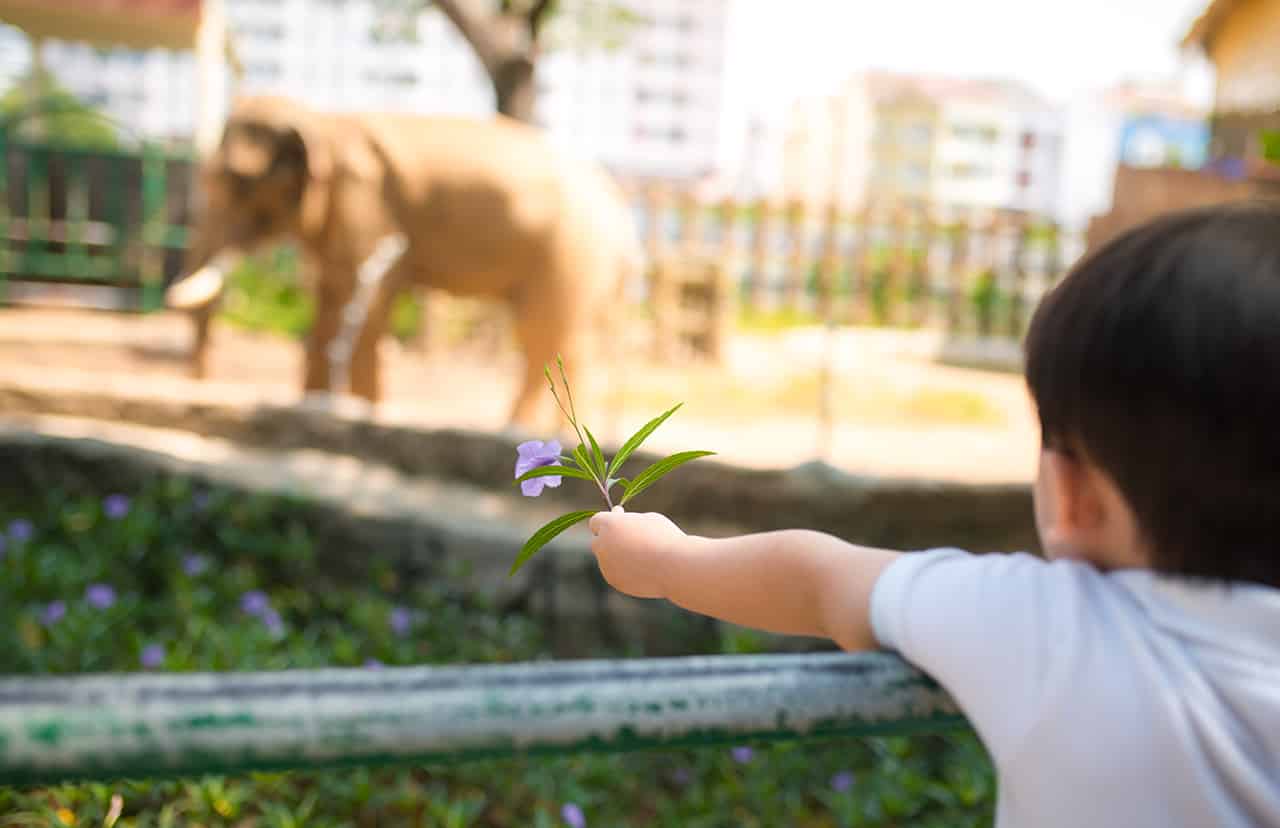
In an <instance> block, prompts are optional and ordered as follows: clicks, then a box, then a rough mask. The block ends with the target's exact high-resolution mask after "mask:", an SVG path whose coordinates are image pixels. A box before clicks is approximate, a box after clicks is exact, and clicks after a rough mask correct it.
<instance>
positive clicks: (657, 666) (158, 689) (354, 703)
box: [0, 653, 964, 784]
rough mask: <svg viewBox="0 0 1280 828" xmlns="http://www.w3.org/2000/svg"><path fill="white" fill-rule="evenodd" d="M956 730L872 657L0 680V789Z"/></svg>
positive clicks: (900, 670)
mask: <svg viewBox="0 0 1280 828" xmlns="http://www.w3.org/2000/svg"><path fill="white" fill-rule="evenodd" d="M963 725H964V719H963V718H961V716H960V715H959V712H958V710H957V708H956V707H955V705H954V703H953V702H952V701H951V699H950V697H949V696H948V695H947V694H946V693H945V691H943V690H942V689H941V688H940V687H939V686H938V685H937V684H936V683H934V682H933V681H932V680H930V679H929V678H928V677H926V676H925V675H923V674H922V673H919V672H917V671H916V670H915V669H914V668H912V667H910V666H908V665H907V664H905V663H904V662H903V661H901V660H900V659H898V658H896V657H894V656H891V655H888V654H884V653H865V654H857V655H846V654H843V653H833V654H826V653H823V654H808V655H764V656H710V657H694V658H663V659H636V660H625V661H558V662H538V663H526V664H510V665H485V666H467V667H409V668H404V667H401V668H385V669H378V668H365V669H326V670H296V671H278V672H265V673H203V674H202V673H186V674H179V673H173V674H137V675H93V676H76V677H68V678H50V677H41V678H7V679H2V680H0V783H3V784H36V783H50V782H62V781H75V780H87V779H93V780H106V779H112V778H121V777H125V778H128V777H164V776H188V775H194V774H203V773H228V772H230V773H235V772H246V771H251V770H285V769H300V768H323V767H337V766H350V765H376V764H394V763H400V764H407V763H434V762H454V761H462V760H469V759H477V758H494V757H509V756H517V755H537V754H562V753H577V752H584V751H624V750H637V749H643V748H655V747H667V748H671V747H688V746H707V745H715V744H737V743H741V742H744V741H749V740H752V741H756V740H785V739H796V738H799V739H814V738H824V737H834V736H841V737H858V736H869V735H890V734H895V733H908V732H918V731H922V730H942V729H948V728H955V727H960V726H963Z"/></svg>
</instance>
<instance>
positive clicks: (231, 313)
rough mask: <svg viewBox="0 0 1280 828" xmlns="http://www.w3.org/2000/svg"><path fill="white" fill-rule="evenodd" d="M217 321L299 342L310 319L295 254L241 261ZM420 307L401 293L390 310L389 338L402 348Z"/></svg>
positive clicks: (415, 327)
mask: <svg viewBox="0 0 1280 828" xmlns="http://www.w3.org/2000/svg"><path fill="white" fill-rule="evenodd" d="M220 315H221V318H222V319H224V320H225V321H227V322H229V323H230V324H232V325H234V326H236V327H238V328H241V329H244V330H248V331H254V332H257V333H269V334H275V335H277V336H285V337H288V338H290V339H301V338H302V337H303V336H305V335H306V333H307V331H308V330H310V328H311V321H312V320H313V319H314V318H315V298H314V297H313V296H312V295H311V293H310V292H309V291H308V290H307V289H306V288H305V287H304V286H303V284H302V279H301V274H300V272H299V268H298V257H297V254H296V252H294V251H293V250H292V249H290V248H287V247H281V248H277V249H276V250H273V251H271V252H270V253H263V254H259V255H256V256H250V257H246V258H245V259H243V260H242V261H241V262H240V264H239V265H238V266H237V267H236V268H235V270H233V271H232V272H231V274H230V275H229V276H228V277H227V294H226V298H225V299H224V301H223V303H222V308H221V312H220ZM421 324H422V302H421V300H420V299H419V298H418V296H417V295H415V294H413V293H411V292H406V293H402V294H401V295H400V296H398V297H396V300H395V302H394V304H393V305H392V308H391V318H390V324H389V327H390V329H391V335H392V336H394V337H395V338H396V339H399V340H400V341H402V342H405V341H408V340H410V339H412V338H414V337H415V336H417V335H418V331H419V329H420V327H421Z"/></svg>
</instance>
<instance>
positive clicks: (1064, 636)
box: [871, 549, 1092, 761]
mask: <svg viewBox="0 0 1280 828" xmlns="http://www.w3.org/2000/svg"><path fill="white" fill-rule="evenodd" d="M1091 571H1092V570H1088V569H1087V567H1084V566H1082V565H1076V564H1069V563H1053V564H1051V563H1048V562H1046V561H1044V560H1042V559H1040V558H1037V557H1034V556H1032V555H1028V554H1023V553H1019V554H1012V555H1004V554H988V555H972V554H969V553H967V552H963V551H961V550H958V549H935V550H930V551H927V552H913V553H907V554H905V555H901V556H899V557H898V558H897V559H896V560H895V561H894V562H893V563H892V564H890V565H889V566H888V567H887V568H886V569H885V571H884V572H883V573H881V575H880V577H879V578H878V579H877V581H876V585H875V587H874V589H873V590H872V594H871V625H872V630H873V632H874V633H875V636H876V639H877V640H878V641H879V642H880V644H881V646H883V647H885V648H887V649H891V650H895V651H897V652H898V653H899V654H900V655H901V656H902V657H903V658H904V659H906V660H907V661H909V662H911V663H912V664H914V665H915V666H917V667H919V668H920V669H921V670H923V671H924V672H925V673H928V674H929V675H930V676H932V677H933V678H934V679H935V680H936V681H938V683H939V684H941V685H942V686H943V687H945V688H946V689H947V691H948V692H949V693H951V695H952V697H953V698H954V699H955V700H956V702H957V704H959V705H960V707H961V709H962V710H963V711H964V713H965V715H966V716H967V717H968V719H969V721H970V722H971V723H972V724H973V726H974V729H975V730H977V732H978V734H979V736H981V737H982V740H983V742H984V743H985V744H986V746H987V749H988V750H989V751H990V752H991V753H992V755H993V757H995V758H996V760H997V761H999V760H1000V759H1001V758H1003V757H1007V756H1009V755H1010V754H1011V753H1012V752H1013V751H1014V750H1016V748H1017V746H1018V743H1019V741H1020V740H1021V739H1022V737H1023V736H1024V735H1025V733H1026V732H1027V730H1028V729H1029V728H1030V726H1031V725H1032V724H1033V723H1034V721H1035V720H1036V717H1037V715H1038V714H1039V712H1040V711H1041V710H1042V709H1043V708H1044V705H1045V704H1046V702H1047V700H1046V698H1045V694H1046V692H1047V690H1048V688H1051V687H1055V686H1058V687H1061V686H1069V681H1068V679H1069V676H1066V675H1063V673H1064V672H1065V671H1067V670H1069V665H1070V664H1072V663H1073V662H1074V661H1075V659H1076V656H1077V654H1078V650H1079V648H1080V647H1081V646H1082V642H1083V641H1084V637H1085V636H1086V635H1087V634H1088V633H1087V631H1086V630H1085V629H1084V628H1083V627H1082V626H1081V620H1082V619H1083V618H1085V617H1086V616H1087V613H1083V612H1081V606H1082V604H1083V603H1084V602H1085V600H1086V599H1087V592H1088V589H1089V583H1090V581H1089V577H1088V574H1087V572H1091Z"/></svg>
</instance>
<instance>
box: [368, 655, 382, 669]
mask: <svg viewBox="0 0 1280 828" xmlns="http://www.w3.org/2000/svg"><path fill="white" fill-rule="evenodd" d="M364 666H365V668H366V669H369V670H381V669H382V668H383V667H385V666H386V665H385V664H383V663H382V662H381V661H378V659H376V658H366V659H365V660H364Z"/></svg>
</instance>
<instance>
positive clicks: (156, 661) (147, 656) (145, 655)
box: [138, 644, 164, 670]
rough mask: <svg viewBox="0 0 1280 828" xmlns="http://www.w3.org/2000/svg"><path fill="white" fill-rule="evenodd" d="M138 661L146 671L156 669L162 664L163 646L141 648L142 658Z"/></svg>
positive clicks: (151, 645) (149, 645) (153, 645)
mask: <svg viewBox="0 0 1280 828" xmlns="http://www.w3.org/2000/svg"><path fill="white" fill-rule="evenodd" d="M138 660H139V661H140V662H141V663H142V666H143V667H145V668H146V669H148V670H154V669H156V668H157V667H159V666H160V665H161V664H164V645H163V644H148V645H147V646H145V647H143V648H142V656H141V658H139V659H138Z"/></svg>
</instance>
